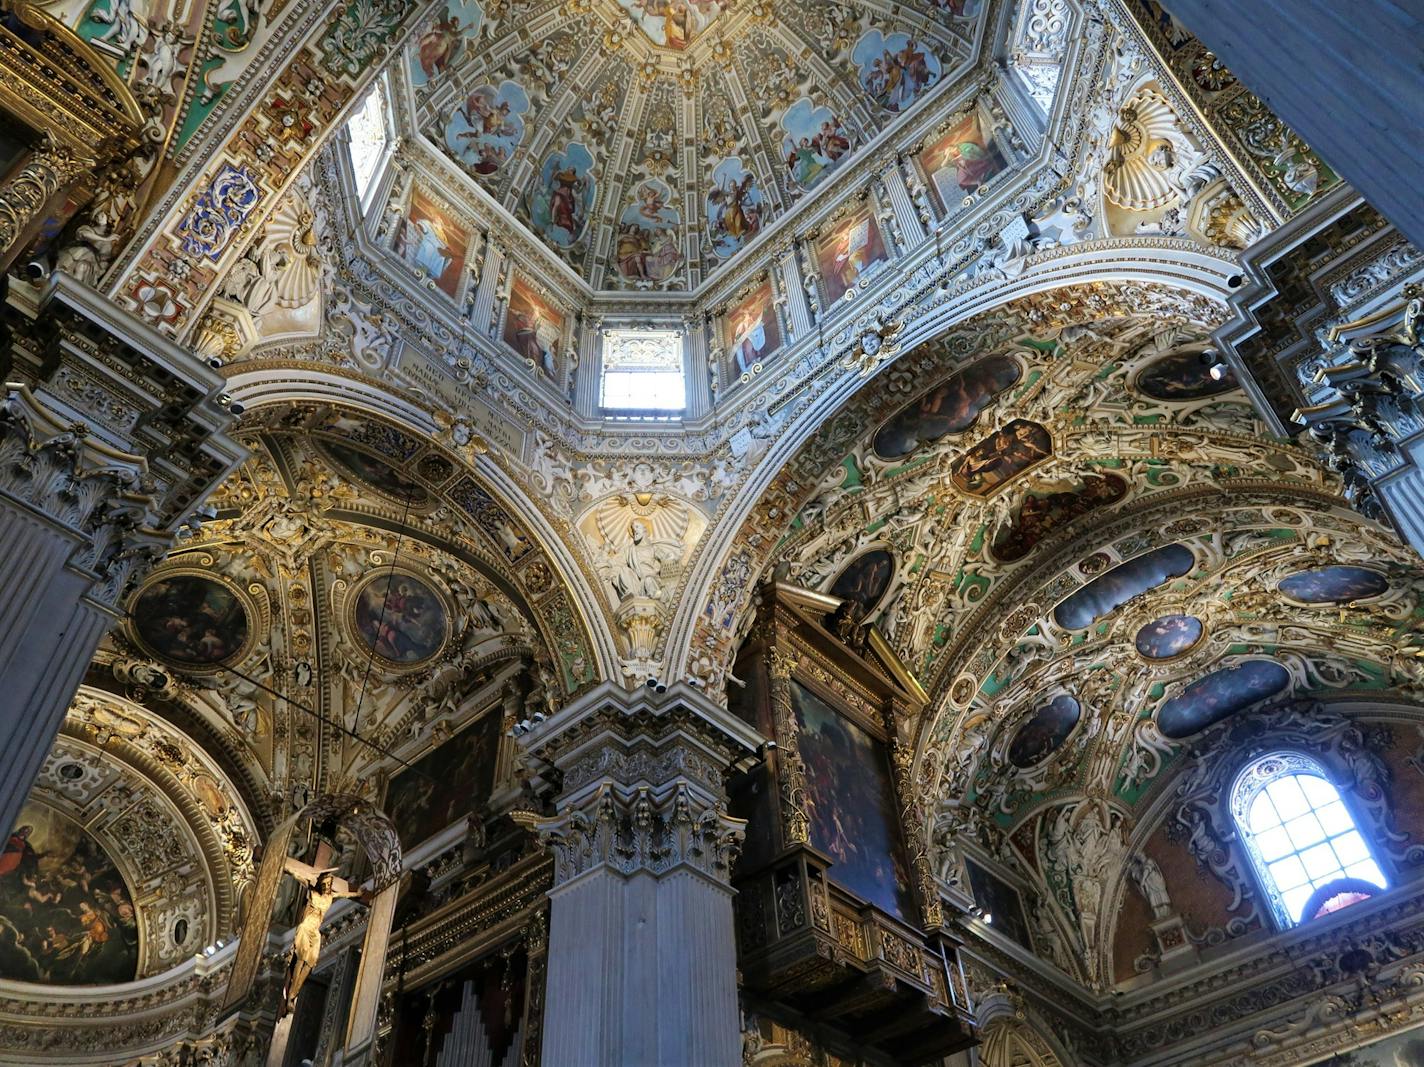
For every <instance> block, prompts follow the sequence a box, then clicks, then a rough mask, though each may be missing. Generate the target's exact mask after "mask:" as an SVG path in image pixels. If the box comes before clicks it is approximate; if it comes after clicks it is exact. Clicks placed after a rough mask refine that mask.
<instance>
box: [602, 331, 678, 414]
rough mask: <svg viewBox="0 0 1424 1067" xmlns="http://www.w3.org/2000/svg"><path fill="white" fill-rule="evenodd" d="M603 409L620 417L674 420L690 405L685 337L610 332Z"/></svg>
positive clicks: (665, 333) (607, 334)
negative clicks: (684, 357) (683, 357)
mask: <svg viewBox="0 0 1424 1067" xmlns="http://www.w3.org/2000/svg"><path fill="white" fill-rule="evenodd" d="M599 406H600V407H602V408H603V410H604V412H605V413H606V414H608V415H612V416H613V417H615V418H671V417H673V416H675V415H678V414H680V413H681V412H682V411H683V409H684V408H686V406H687V383H686V381H685V380H684V378H683V367H682V334H681V333H679V332H678V331H676V330H607V331H605V332H604V335H603V376H602V380H601V382H600V390H599Z"/></svg>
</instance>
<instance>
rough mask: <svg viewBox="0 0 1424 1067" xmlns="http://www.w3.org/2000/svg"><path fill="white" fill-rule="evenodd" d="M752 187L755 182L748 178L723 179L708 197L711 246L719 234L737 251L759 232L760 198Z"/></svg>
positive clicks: (754, 179)
mask: <svg viewBox="0 0 1424 1067" xmlns="http://www.w3.org/2000/svg"><path fill="white" fill-rule="evenodd" d="M755 183H756V178H755V177H754V176H753V175H751V174H744V175H742V177H741V179H740V180H733V179H731V178H729V177H726V176H724V180H723V181H722V183H721V184H719V185H717V186H716V187H715V188H714V189H713V190H712V191H711V192H710V193H708V194H707V200H708V203H710V204H711V205H713V215H712V219H711V223H712V232H713V242H714V244H715V243H716V242H717V235H719V234H722V235H725V236H726V238H727V239H728V242H729V243H730V244H731V246H732V247H733V248H740V247H741V245H742V243H743V242H744V241H746V240H749V239H750V238H752V237H755V236H756V235H757V234H758V233H759V232H760V231H761V208H760V206H759V201H760V196H759V194H757V193H756V190H755Z"/></svg>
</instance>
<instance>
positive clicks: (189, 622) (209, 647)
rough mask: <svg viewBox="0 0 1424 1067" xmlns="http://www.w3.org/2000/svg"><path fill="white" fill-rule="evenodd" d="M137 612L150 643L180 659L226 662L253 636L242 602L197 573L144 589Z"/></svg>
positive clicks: (162, 653)
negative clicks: (249, 631) (249, 635)
mask: <svg viewBox="0 0 1424 1067" xmlns="http://www.w3.org/2000/svg"><path fill="white" fill-rule="evenodd" d="M131 615H132V617H133V620H134V628H135V629H136V630H137V631H138V633H139V636H140V637H142V638H143V640H144V643H145V644H147V645H148V646H149V647H150V648H151V649H152V650H153V651H154V652H156V653H157V654H158V655H160V656H163V657H165V658H167V659H170V660H173V661H175V662H178V663H187V664H194V665H199V666H202V665H210V664H215V663H221V662H222V661H223V660H226V659H227V658H229V657H230V656H232V655H234V654H235V653H237V652H238V651H239V650H240V649H241V648H242V645H243V644H244V642H245V641H246V640H247V613H246V612H245V611H244V610H243V607H242V604H241V602H240V601H239V600H238V599H237V597H236V596H235V595H234V594H233V593H232V592H231V590H229V589H228V588H227V587H226V586H224V585H222V584H220V583H218V582H214V581H210V580H209V579H207V578H202V577H199V576H197V575H188V574H181V575H175V576H173V577H171V578H164V579H160V580H159V581H156V582H154V583H153V584H152V585H150V586H148V587H147V588H146V589H144V590H143V592H142V593H140V594H139V597H138V599H137V601H135V602H134V605H133V608H132V609H131Z"/></svg>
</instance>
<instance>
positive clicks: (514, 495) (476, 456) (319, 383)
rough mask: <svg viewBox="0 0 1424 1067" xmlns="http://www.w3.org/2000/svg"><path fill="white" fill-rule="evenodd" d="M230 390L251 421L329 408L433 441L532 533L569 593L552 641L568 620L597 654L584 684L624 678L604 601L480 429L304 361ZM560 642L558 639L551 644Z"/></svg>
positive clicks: (256, 374) (232, 383)
mask: <svg viewBox="0 0 1424 1067" xmlns="http://www.w3.org/2000/svg"><path fill="white" fill-rule="evenodd" d="M245 366H247V365H245ZM229 388H230V395H231V396H232V398H233V400H234V401H236V402H238V403H241V404H243V405H244V407H245V409H246V410H245V411H244V416H245V417H247V418H248V419H252V418H253V417H254V416H258V415H261V414H263V413H264V412H265V413H267V414H271V413H273V412H275V411H276V410H278V409H286V408H296V409H303V410H305V409H311V408H315V407H322V406H329V407H331V408H332V409H335V410H341V411H346V412H349V413H351V414H353V415H358V416H361V417H365V418H370V419H372V420H374V421H377V422H380V423H384V424H386V425H390V426H394V427H396V428H398V429H399V430H401V431H403V432H405V433H408V434H412V435H414V436H415V437H417V438H420V439H422V440H424V441H427V442H433V443H434V445H435V447H437V448H438V449H439V450H440V452H441V454H442V455H444V456H445V457H446V458H447V459H449V460H450V461H451V462H452V463H455V464H457V466H458V469H461V470H464V471H467V472H468V473H469V475H470V476H471V477H472V479H473V481H474V483H475V484H476V485H477V486H479V487H480V492H483V493H485V494H486V496H487V497H488V498H489V500H490V501H491V502H492V506H493V507H495V508H499V509H502V511H503V512H504V514H505V515H506V516H509V517H510V518H512V520H513V521H514V522H516V523H518V524H519V525H520V526H522V527H523V528H525V529H526V530H528V532H529V535H530V537H531V538H532V540H533V543H534V545H535V547H536V549H537V550H538V551H539V553H540V557H541V558H542V560H543V561H544V562H545V563H546V565H547V567H548V569H549V572H550V573H551V574H552V575H553V577H554V581H555V582H556V583H557V585H558V586H559V587H560V589H561V590H562V594H563V595H562V598H561V599H562V611H561V617H560V619H559V621H558V624H557V625H556V624H554V623H553V622H552V621H547V622H546V621H545V620H543V619H541V620H540V627H541V629H543V630H544V631H545V635H546V637H552V636H553V635H554V634H556V633H558V632H560V631H561V630H567V629H568V623H569V622H573V623H574V624H575V626H576V628H577V629H578V630H579V632H580V633H581V635H582V637H583V639H584V640H583V643H584V645H585V647H586V648H587V649H588V651H589V654H590V661H591V662H590V669H591V674H590V675H589V677H588V678H587V679H585V681H586V683H587V684H589V685H591V684H596V683H597V682H598V681H603V680H607V679H609V678H616V677H618V676H619V671H618V666H617V665H618V652H617V646H616V644H615V641H614V637H613V631H612V625H611V621H610V619H609V618H608V614H607V607H606V605H605V603H604V598H602V597H600V596H599V595H598V594H597V593H596V592H595V590H594V588H593V587H592V585H591V584H590V582H589V579H588V577H587V575H585V573H584V572H583V571H582V570H581V569H580V567H579V565H578V562H577V560H576V558H575V556H574V554H573V553H572V552H571V551H570V550H569V547H568V545H567V544H566V542H565V541H564V539H563V538H562V537H561V536H560V534H559V532H558V531H557V530H556V529H555V528H554V527H553V525H552V524H551V523H550V522H549V520H548V519H547V518H546V517H545V516H544V513H543V511H542V510H541V509H540V508H538V507H537V506H535V505H534V503H533V502H532V501H531V500H529V498H528V496H527V494H526V492H525V491H524V490H523V489H522V488H521V487H520V485H519V484H518V482H517V481H516V480H515V479H514V478H512V477H510V475H509V473H508V472H507V471H506V470H505V469H504V467H503V466H502V465H501V462H499V461H496V459H495V458H494V455H493V453H492V452H490V451H484V450H482V449H480V448H479V447H477V446H474V445H472V444H471V442H470V440H469V439H467V438H464V437H463V434H464V433H465V431H466V429H469V431H470V432H471V433H475V432H476V431H475V430H474V429H473V427H468V424H464V425H451V424H450V422H449V420H448V418H445V417H443V416H442V417H440V418H437V417H436V416H435V415H434V414H432V413H431V412H430V411H429V410H428V409H426V408H424V407H422V406H420V405H418V404H416V403H414V402H413V401H411V400H409V399H407V398H405V397H403V396H400V395H399V394H397V393H395V392H393V391H392V390H391V389H390V387H389V385H388V384H386V383H382V382H378V381H376V380H375V379H371V378H366V377H364V376H361V375H351V374H345V373H336V372H333V371H330V370H328V369H325V368H317V367H314V366H313V365H310V364H305V363H304V364H300V365H298V366H283V365H272V364H264V365H262V366H260V367H256V368H252V369H244V370H241V371H239V372H238V373H236V374H234V375H233V376H232V377H231V378H230V379H229ZM452 506H457V505H452ZM543 599H545V600H549V599H552V598H547V597H546V598H543ZM531 607H534V605H531ZM553 643H554V642H553V641H552V640H551V642H550V644H551V646H552V645H553ZM577 687H579V686H576V688H577Z"/></svg>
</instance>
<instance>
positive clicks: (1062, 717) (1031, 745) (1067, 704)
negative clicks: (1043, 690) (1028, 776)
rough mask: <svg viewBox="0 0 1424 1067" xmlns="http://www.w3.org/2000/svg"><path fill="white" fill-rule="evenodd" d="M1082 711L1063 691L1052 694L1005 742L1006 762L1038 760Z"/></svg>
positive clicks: (1025, 763) (1029, 763)
mask: <svg viewBox="0 0 1424 1067" xmlns="http://www.w3.org/2000/svg"><path fill="white" fill-rule="evenodd" d="M1082 714H1083V709H1082V708H1081V707H1080V706H1079V704H1078V702H1077V701H1076V700H1074V699H1073V698H1072V697H1071V696H1069V695H1068V694H1067V693H1063V694H1061V695H1059V696H1056V697H1054V698H1053V699H1052V700H1050V701H1049V702H1048V703H1047V704H1045V705H1043V707H1041V708H1039V709H1038V710H1037V711H1035V712H1034V713H1033V715H1032V716H1031V717H1030V718H1029V719H1028V721H1027V722H1025V723H1024V724H1023V725H1022V726H1020V727H1019V730H1018V733H1016V734H1014V739H1013V740H1012V741H1010V742H1009V762H1010V763H1012V764H1013V765H1014V766H1015V767H1023V768H1028V767H1033V766H1036V765H1037V764H1040V763H1042V762H1043V761H1044V760H1046V759H1047V758H1048V757H1049V756H1051V755H1053V753H1054V752H1056V751H1058V749H1059V747H1060V746H1061V745H1062V744H1063V742H1064V741H1067V740H1068V735H1069V734H1071V733H1072V732H1073V727H1075V726H1077V725H1078V720H1079V719H1080V718H1081V717H1082Z"/></svg>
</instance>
